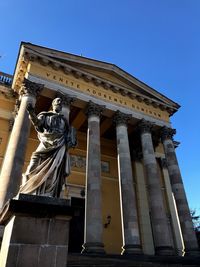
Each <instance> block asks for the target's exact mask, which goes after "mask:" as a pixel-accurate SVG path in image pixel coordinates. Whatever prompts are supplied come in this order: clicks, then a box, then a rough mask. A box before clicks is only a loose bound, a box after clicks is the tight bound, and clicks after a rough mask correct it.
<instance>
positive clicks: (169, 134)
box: [160, 126, 176, 141]
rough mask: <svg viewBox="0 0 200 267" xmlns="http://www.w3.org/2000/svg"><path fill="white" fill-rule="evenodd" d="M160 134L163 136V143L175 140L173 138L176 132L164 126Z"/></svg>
mask: <svg viewBox="0 0 200 267" xmlns="http://www.w3.org/2000/svg"><path fill="white" fill-rule="evenodd" d="M160 134H161V140H162V141H164V140H165V139H171V140H173V136H174V135H175V134H176V130H175V129H172V128H168V127H166V126H164V127H162V128H161V132H160Z"/></svg>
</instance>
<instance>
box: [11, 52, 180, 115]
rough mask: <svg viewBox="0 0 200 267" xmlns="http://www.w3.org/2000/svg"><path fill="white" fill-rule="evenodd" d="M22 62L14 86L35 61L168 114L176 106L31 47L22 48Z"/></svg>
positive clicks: (19, 82) (17, 84) (173, 110)
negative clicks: (57, 59) (29, 64)
mask: <svg viewBox="0 0 200 267" xmlns="http://www.w3.org/2000/svg"><path fill="white" fill-rule="evenodd" d="M21 61H22V63H21V64H19V68H18V70H17V71H18V73H17V77H16V79H15V87H16V88H17V89H19V88H20V86H21V83H22V81H23V77H24V76H25V73H26V71H27V65H28V62H37V63H39V64H41V65H42V66H50V67H51V68H52V69H53V70H56V71H58V70H61V71H62V72H63V73H64V74H66V75H69V74H71V75H73V76H74V77H75V78H77V79H83V80H84V81H85V82H88V83H90V82H91V83H93V84H94V85H95V86H102V87H103V88H104V89H106V90H111V91H112V92H114V93H120V94H121V95H122V96H127V97H129V98H130V99H136V100H137V101H138V102H143V103H144V104H146V105H152V106H153V107H154V108H159V109H161V110H162V111H163V110H166V111H167V112H168V113H169V115H170V116H171V115H173V114H174V113H175V112H176V111H177V110H178V108H175V107H172V106H170V105H168V104H165V103H163V102H161V101H159V100H156V99H152V98H150V97H148V96H144V95H142V94H139V93H138V92H134V91H132V90H131V89H130V88H126V87H124V86H122V85H119V84H116V83H114V82H111V81H107V80H106V79H104V78H101V77H98V76H96V75H94V74H91V73H89V72H87V71H85V70H80V69H78V68H76V67H73V66H71V65H68V64H66V63H62V62H60V61H56V60H55V59H53V58H51V57H49V56H44V55H42V54H40V53H39V52H35V51H34V50H32V49H30V48H29V49H28V48H24V54H23V57H22V59H21Z"/></svg>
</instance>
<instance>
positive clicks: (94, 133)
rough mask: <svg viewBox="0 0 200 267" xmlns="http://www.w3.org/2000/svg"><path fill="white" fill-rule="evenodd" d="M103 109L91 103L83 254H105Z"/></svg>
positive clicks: (87, 112) (88, 109)
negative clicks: (102, 187) (101, 135)
mask: <svg viewBox="0 0 200 267" xmlns="http://www.w3.org/2000/svg"><path fill="white" fill-rule="evenodd" d="M102 111H103V107H102V106H99V105H97V104H94V103H93V102H91V101H90V102H89V104H88V107H87V111H86V114H87V116H88V131H87V159H86V199H85V232H84V244H83V250H82V253H91V254H101V253H104V245H103V243H102V233H103V222H102V207H101V206H102V192H101V152H100V115H101V112H102Z"/></svg>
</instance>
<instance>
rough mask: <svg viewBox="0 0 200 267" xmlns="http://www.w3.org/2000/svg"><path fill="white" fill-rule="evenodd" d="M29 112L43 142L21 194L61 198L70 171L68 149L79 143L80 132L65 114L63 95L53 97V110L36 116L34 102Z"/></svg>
mask: <svg viewBox="0 0 200 267" xmlns="http://www.w3.org/2000/svg"><path fill="white" fill-rule="evenodd" d="M27 111H28V113H29V117H30V119H31V121H32V123H33V125H34V126H35V129H36V131H37V133H38V138H39V140H40V144H39V146H38V147H37V149H36V151H35V152H33V154H32V156H31V160H30V163H29V165H28V167H27V170H26V172H25V173H24V174H23V179H22V180H23V183H22V186H21V188H20V193H24V194H36V195H43V196H50V197H59V196H60V192H61V190H62V187H63V185H64V184H65V178H66V176H68V175H69V174H70V158H69V153H68V149H69V148H70V147H75V146H76V131H75V129H74V128H73V127H70V126H69V123H68V121H67V120H66V118H65V117H64V115H63V114H61V111H62V99H61V98H55V99H54V100H53V102H52V110H51V111H48V112H41V113H39V114H38V115H36V114H35V110H34V108H33V107H32V105H31V104H29V105H28V106H27Z"/></svg>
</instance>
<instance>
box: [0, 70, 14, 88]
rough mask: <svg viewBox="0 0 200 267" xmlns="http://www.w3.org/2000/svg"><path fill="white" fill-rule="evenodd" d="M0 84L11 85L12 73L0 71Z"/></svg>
mask: <svg viewBox="0 0 200 267" xmlns="http://www.w3.org/2000/svg"><path fill="white" fill-rule="evenodd" d="M0 84H4V85H7V86H11V84H12V75H10V74H7V73H4V72H1V71H0Z"/></svg>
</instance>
